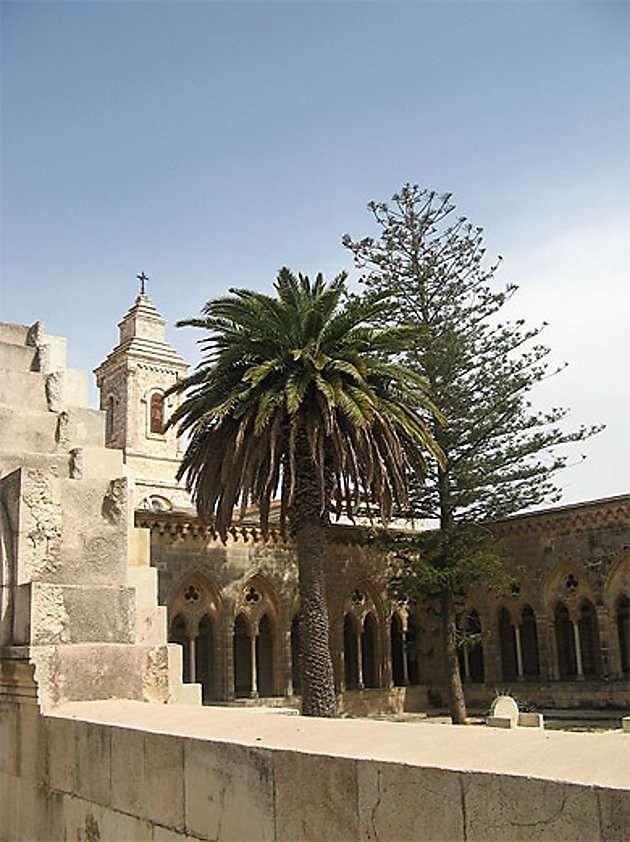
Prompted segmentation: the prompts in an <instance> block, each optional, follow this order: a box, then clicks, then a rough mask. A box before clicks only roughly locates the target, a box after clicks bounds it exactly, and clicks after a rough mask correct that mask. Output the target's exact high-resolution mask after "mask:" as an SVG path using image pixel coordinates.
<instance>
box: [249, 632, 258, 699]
mask: <svg viewBox="0 0 630 842" xmlns="http://www.w3.org/2000/svg"><path fill="white" fill-rule="evenodd" d="M257 637H258V634H257V633H256V632H254V630H253V629H252V633H251V636H250V638H249V642H250V652H251V671H252V689H251V691H250V694H249V696H250V698H251V699H257V698H258V683H257V681H256V638H257Z"/></svg>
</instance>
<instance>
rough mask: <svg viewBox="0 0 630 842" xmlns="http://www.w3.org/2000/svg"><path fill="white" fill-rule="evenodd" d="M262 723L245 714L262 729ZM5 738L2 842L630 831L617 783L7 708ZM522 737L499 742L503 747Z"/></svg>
mask: <svg viewBox="0 0 630 842" xmlns="http://www.w3.org/2000/svg"><path fill="white" fill-rule="evenodd" d="M113 704H114V705H115V704H116V703H113ZM118 704H122V703H118ZM143 707H144V706H143ZM146 707H151V706H146ZM110 710H111V716H112V717H113V719H114V720H115V719H116V718H117V717H116V708H115V707H111V708H110ZM163 710H165V709H163ZM168 710H169V711H170V712H171V715H174V714H175V713H176V712H177V709H174V708H172V707H171V708H169V709H168ZM206 714H207V715H211V712H210V711H206ZM265 716H267V717H268V716H269V715H265V714H259V713H255V712H251V713H249V717H250V721H251V717H254V722H256V720H258V721H261V720H262V719H263V718H264V717H265ZM274 718H275V719H279V718H280V715H275V716H274ZM292 719H293V718H292ZM165 722H166V720H165ZM311 724H312V721H311ZM331 724H332V726H333V727H336V726H337V725H341V726H344V725H345V723H327V726H329V725H331ZM315 725H316V728H317V723H315ZM374 726H376V728H377V729H378V727H379V726H384V727H385V728H392V727H394V728H398V729H401V728H406V727H409V728H410V729H411V730H409V732H408V733H409V736H410V737H411V736H412V735H413V734H414V733H418V732H414V730H413V729H414V728H417V727H420V728H425V729H426V728H428V729H429V732H431V733H434V732H435V731H436V729H438V730H441V729H442V728H444V729H446V728H450V727H452V726H431V725H427V726H400V725H397V726H392V725H388V724H387V723H374V724H372V725H370V726H367V727H371V728H372V729H374ZM352 727H353V728H354V729H356V728H357V727H361V723H355V724H354V725H353V726H352ZM363 727H364V728H365V727H366V724H365V723H363ZM261 728H262V730H263V731H264V724H263V723H262V722H261ZM0 729H1V730H0V738H1V739H0V743H1V744H2V746H3V751H2V753H1V754H0V804H1V805H2V810H0V840H2V842H24V840H29V842H37V841H38V840H41V842H44V841H45V842H55V840H72V841H73V842H75V840H76V842H97V841H98V842H110V841H111V842H131V840H135V841H136V842H140V840H150V842H175V841H176V840H184V839H194V840H204V842H206V840H221V842H230V840H232V841H233V842H244V840H247V842H255V840H265V842H266V841H267V840H268V842H272V840H273V842H298V840H322V839H330V840H335V841H336V842H342V840H371V842H376V841H377V840H379V842H404V840H430V841H432V842H434V841H435V840H440V842H451V841H452V842H463V840H466V842H477V840H479V842H494V840H497V842H498V840H501V842H511V840H515V841H516V840H519V842H526V840H536V842H541V841H542V842H544V840H550V842H551V841H553V842H562V840H567V842H569V840H570V842H573V840H575V839H577V838H579V839H580V840H581V842H591V840H592V842H595V841H596V842H621V841H622V840H625V839H627V838H628V837H627V832H628V828H629V827H630V791H629V789H628V788H627V786H626V787H622V788H620V787H619V784H618V782H617V785H615V784H613V783H611V784H610V785H608V784H606V783H605V782H603V783H602V784H601V785H593V784H589V783H585V782H582V783H579V782H571V781H563V780H552V779H545V778H538V777H534V776H526V775H517V774H498V773H494V772H468V771H464V770H457V769H452V768H436V767H422V766H420V765H409V763H402V762H396V761H392V762H387V761H384V760H380V759H368V758H365V757H360V756H352V749H351V748H350V749H349V750H346V751H345V752H344V748H343V744H340V746H339V753H338V752H337V750H336V749H333V748H332V745H331V743H330V739H328V743H327V744H324V745H322V743H321V742H320V743H319V744H317V745H316V746H315V748H314V750H312V751H310V750H304V749H302V750H298V751H295V750H291V749H289V748H270V747H269V746H265V745H261V746H260V747H257V746H256V745H255V744H254V745H251V744H249V745H248V744H246V743H245V742H240V741H238V740H234V738H233V736H232V735H226V739H227V740H228V741H217V740H216V739H207V738H206V739H204V738H201V737H195V736H183V735H182V734H179V735H178V734H169V733H159V732H157V730H152V729H150V728H146V729H143V728H141V727H138V725H135V726H134V727H121V726H120V725H118V724H105V723H102V722H90V721H83V720H81V719H73V718H68V715H65V716H55V715H52V716H40V715H39V714H38V713H37V710H36V708H35V707H34V706H33V705H28V704H23V705H19V706H18V705H14V706H13V707H12V709H11V711H9V712H7V711H3V712H2V715H1V716H0ZM158 730H159V729H158ZM460 730H461V729H460ZM466 730H467V731H469V732H470V731H471V730H473V729H466ZM474 730H475V731H476V732H477V735H473V736H481V737H482V738H483V737H484V735H486V736H487V735H488V732H486V731H483V732H482V731H481V730H480V729H474ZM252 733H253V732H252ZM375 733H376V732H375ZM230 736H232V739H231V741H230ZM370 736H372V735H370ZM445 736H447V735H446V733H445ZM514 736H515V735H514V734H501V735H499V736H498V737H497V735H496V733H495V734H491V735H490V738H491V739H492V740H494V741H495V742H496V741H497V740H501V744H502V745H505V746H508V744H509V743H508V741H509V740H510V739H511V738H512V737H514ZM521 736H522V735H521ZM527 736H528V737H529V736H530V735H527ZM540 736H541V737H542V735H540ZM555 736H556V738H557V737H562V736H563V735H555ZM564 736H567V737H575V736H577V735H564ZM611 737H612V739H615V740H617V741H622V740H630V737H626V736H624V735H621V734H619V735H618V736H615V735H611ZM578 739H579V737H578ZM581 739H582V740H589V736H581ZM512 744H513V745H515V740H512ZM615 745H616V743H615ZM611 746H612V743H611ZM620 748H621V745H620ZM343 754H345V755H346V756H343ZM475 762H477V761H474V762H473V761H472V760H471V763H470V765H473V766H474V764H475ZM569 766H570V764H569ZM590 771H592V770H590ZM600 773H601V774H600V777H601V778H602V779H605V777H606V771H605V769H604V768H602V769H601V770H600ZM610 774H611V775H612V773H610ZM626 777H627V776H626Z"/></svg>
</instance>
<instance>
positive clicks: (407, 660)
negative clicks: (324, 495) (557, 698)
mask: <svg viewBox="0 0 630 842" xmlns="http://www.w3.org/2000/svg"><path fill="white" fill-rule="evenodd" d="M562 588H564V593H563V592H562V590H561V589H562ZM590 595H591V592H590V590H589V588H588V586H587V583H584V582H582V583H581V582H580V578H579V576H578V574H577V573H576V572H573V571H570V572H569V573H567V572H566V571H560V572H559V574H558V576H556V577H555V578H554V579H553V581H552V582H551V584H550V586H549V588H548V590H547V597H548V600H549V607H550V611H549V613H548V614H547V622H546V623H545V622H544V621H542V620H541V617H540V616H539V615H537V612H536V609H535V607H534V606H533V605H532V604H531V601H530V600H529V595H528V596H527V597H521V596H520V595H519V594H515V595H514V596H513V597H512V599H511V601H510V600H505V599H504V600H501V601H499V602H498V603H497V604H495V606H494V609H491V610H490V611H488V608H487V606H486V610H485V611H481V610H479V611H478V610H477V608H476V607H475V606H472V605H470V606H467V607H466V609H465V610H464V611H463V613H462V614H461V615H460V618H459V621H458V622H459V625H460V629H461V630H462V631H463V632H465V634H466V635H468V636H470V635H472V636H475V637H474V638H473V639H476V640H477V641H478V642H476V643H474V644H473V645H464V646H462V647H461V648H460V650H459V663H460V673H461V676H462V680H463V681H464V683H471V684H483V683H484V682H492V681H502V682H514V681H525V682H527V681H529V682H540V681H543V680H555V681H581V680H594V679H597V678H599V677H601V676H602V675H603V660H602V651H601V642H600V633H599V621H598V612H597V610H596V608H595V606H594V604H593V602H592V600H591V599H590V598H589V597H590ZM611 609H612V611H611V613H612V621H613V622H612V626H613V627H614V631H615V634H616V638H617V640H616V641H615V642H616V648H617V650H618V653H619V672H620V674H622V675H628V674H630V596H629V594H628V593H626V592H625V591H619V592H618V593H617V592H615V595H614V601H613V605H612V606H611ZM226 612H227V613H226ZM482 617H483V618H484V619H483V620H482ZM330 619H331V639H334V638H335V628H338V630H339V631H338V635H339V637H340V639H341V640H342V646H341V647H340V649H339V651H338V652H336V653H335V652H334V651H333V661H334V665H335V675H336V679H337V687H338V690H339V691H340V692H345V691H357V690H371V689H378V688H381V689H382V688H391V687H406V686H414V685H421V684H431V683H432V682H433V681H435V678H436V671H435V666H433V667H432V666H431V663H430V662H429V660H428V659H427V658H425V659H424V661H423V656H422V654H421V650H422V649H424V650H425V651H426V649H427V646H426V645H425V646H424V647H422V646H420V645H419V643H420V642H421V639H422V634H420V633H419V628H420V625H421V624H420V622H419V620H418V617H417V616H415V615H413V614H410V613H408V611H407V609H406V608H405V607H402V606H399V605H395V604H393V603H390V602H386V601H385V600H384V599H383V597H382V595H381V594H379V592H378V590H377V588H376V587H375V586H374V585H373V584H371V583H370V582H367V581H360V582H359V583H357V585H356V587H354V588H353V589H352V590H351V591H350V592H349V593H348V595H347V596H346V598H345V599H344V600H343V604H342V609H341V611H340V612H339V614H338V616H332V617H331V618H330ZM545 626H546V631H547V634H548V637H550V638H551V639H550V641H549V643H550V645H548V646H547V649H546V650H545V647H544V646H541V638H544V636H545V628H544V627H545ZM222 634H223V635H224V637H223V639H222ZM169 637H170V640H171V642H177V643H180V644H181V645H182V646H183V648H184V659H183V672H184V680H185V681H197V682H199V683H200V684H201V685H202V688H203V699H204V702H205V703H208V702H212V701H218V700H224V699H227V700H229V699H239V698H259V697H272V696H293V695H299V692H300V671H299V657H300V628H299V602H297V599H296V598H294V599H293V601H292V604H291V607H290V609H289V610H287V611H283V610H282V607H281V605H280V601H279V599H278V596H277V594H276V593H275V590H274V588H273V586H272V585H271V584H270V583H269V582H267V581H266V580H265V579H264V578H263V577H261V576H258V575H256V576H253V577H251V578H250V579H248V580H247V581H246V583H245V585H244V586H243V587H242V588H241V590H240V592H239V594H238V596H237V598H236V599H234V600H232V601H230V602H228V601H226V600H224V599H222V597H221V595H220V593H219V591H218V590H217V588H216V587H215V586H214V585H213V583H212V582H211V580H210V578H209V577H208V576H205V575H202V574H200V573H193V574H192V575H191V576H189V577H187V578H186V580H185V581H184V582H183V583H182V584H181V586H180V588H179V590H178V592H177V595H176V597H175V599H174V600H173V602H172V604H171V606H170V607H169ZM493 640H494V644H493V645H491V643H490V642H491V641H493ZM424 642H425V643H426V640H425V641H424ZM493 646H494V649H495V650H496V651H497V652H498V660H499V668H498V669H492V666H491V665H490V664H489V661H488V657H489V655H488V652H487V651H486V650H487V649H490V650H492V648H493ZM545 651H546V652H547V654H548V655H549V654H550V655H551V662H548V660H547V661H546V660H545ZM433 658H434V659H435V656H434V655H433Z"/></svg>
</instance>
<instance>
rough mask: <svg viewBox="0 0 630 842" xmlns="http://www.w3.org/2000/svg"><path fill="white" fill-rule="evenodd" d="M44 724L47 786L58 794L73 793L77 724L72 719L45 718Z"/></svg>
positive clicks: (74, 788)
mask: <svg viewBox="0 0 630 842" xmlns="http://www.w3.org/2000/svg"><path fill="white" fill-rule="evenodd" d="M45 723H46V734H47V755H48V785H49V786H50V788H51V789H54V790H58V791H59V792H70V793H71V792H75V790H76V733H77V722H75V721H74V720H73V719H61V718H60V717H56V716H47V717H46V718H45Z"/></svg>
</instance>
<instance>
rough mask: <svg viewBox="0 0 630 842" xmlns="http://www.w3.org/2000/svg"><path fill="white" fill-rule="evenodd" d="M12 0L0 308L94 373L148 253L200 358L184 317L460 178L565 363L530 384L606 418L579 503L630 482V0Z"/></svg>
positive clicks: (315, 259) (573, 479)
mask: <svg viewBox="0 0 630 842" xmlns="http://www.w3.org/2000/svg"><path fill="white" fill-rule="evenodd" d="M0 10H1V15H2V27H1V29H2V58H1V61H2V64H1V83H2V99H1V114H0V116H1V120H2V132H1V139H2V150H1V153H2V168H1V175H2V184H1V187H2V217H1V225H0V228H1V232H0V233H1V242H0V245H1V264H0V320H2V321H13V322H21V323H24V324H30V323H32V322H33V321H35V320H36V319H38V318H40V319H43V320H44V322H45V324H46V330H47V332H48V333H52V334H56V335H62V336H67V337H68V356H69V364H70V365H71V366H72V367H75V368H84V369H89V370H91V369H93V368H95V367H96V366H97V365H98V364H99V363H100V362H101V361H102V360H103V359H104V358H105V356H106V354H107V353H109V351H110V350H111V349H112V347H113V346H114V345H115V344H116V341H117V329H116V325H117V323H118V322H119V321H120V319H121V317H122V316H123V315H124V313H125V312H126V311H127V310H128V308H129V307H130V306H131V305H132V303H133V301H134V298H135V295H136V294H137V282H136V280H135V276H136V274H137V273H138V272H140V271H144V272H146V273H147V274H148V275H149V276H150V278H151V280H150V282H149V285H148V292H149V294H150V296H151V298H152V300H153V302H154V304H155V305H156V307H157V308H158V310H160V312H161V313H162V314H163V315H164V316H165V318H167V319H168V321H169V323H170V324H169V328H168V330H167V336H168V338H169V340H170V341H171V343H172V344H173V345H174V346H175V347H176V348H177V349H178V350H179V352H180V353H181V354H182V355H183V356H184V357H185V358H186V359H187V360H189V361H190V362H191V363H195V362H196V361H197V360H198V348H197V345H196V340H197V339H198V338H199V336H198V334H197V333H196V332H195V331H194V330H193V329H190V328H188V329H176V328H174V327H173V324H174V322H175V321H176V320H177V319H180V318H185V317H188V316H194V315H197V314H198V312H199V310H200V308H201V307H202V305H203V303H204V302H205V301H206V300H207V299H209V298H212V297H215V296H217V295H222V294H224V293H226V291H227V290H228V289H229V288H230V287H249V288H253V289H258V290H261V291H271V289H272V285H273V281H274V278H275V275H276V273H277V270H278V269H279V268H280V267H281V266H283V265H288V266H290V267H291V268H293V269H294V270H295V271H302V272H305V273H309V274H314V273H316V272H317V271H323V272H324V273H325V275H326V276H329V277H332V276H333V275H335V274H337V272H339V271H341V270H342V269H347V270H352V259H351V255H350V253H349V252H348V250H347V249H344V248H343V246H342V245H341V237H342V235H343V234H345V233H349V234H351V235H352V236H353V237H354V238H358V237H361V236H365V235H367V234H373V233H376V232H375V229H374V227H373V225H372V222H371V219H370V217H369V214H368V213H367V210H366V204H367V202H368V201H370V200H378V201H387V200H388V199H389V198H390V197H391V196H392V194H393V193H394V192H396V190H397V189H398V188H399V187H400V186H401V185H402V184H403V183H405V182H411V183H418V184H420V185H422V186H424V187H429V188H432V189H435V190H437V191H438V192H446V191H448V192H451V193H452V194H453V200H454V201H455V202H456V204H457V212H458V214H459V213H461V214H462V215H465V216H467V217H468V218H469V219H470V220H471V222H473V224H474V225H476V226H477V225H478V226H483V228H484V231H485V237H486V246H487V249H488V255H489V256H494V255H496V254H501V255H502V256H503V264H502V268H501V270H500V272H499V274H498V276H497V282H498V284H499V285H504V284H505V283H507V282H515V283H517V284H518V285H519V292H518V293H517V295H516V296H515V297H514V299H513V300H512V302H511V303H510V305H509V313H508V315H509V316H510V317H512V318H519V317H523V318H525V319H526V320H527V322H528V323H529V324H532V325H535V324H539V323H541V322H543V321H546V322H549V326H548V327H547V328H546V329H545V331H544V333H543V339H544V341H545V343H546V344H548V345H549V346H550V347H551V349H552V353H551V355H550V359H551V360H552V362H553V363H563V362H564V361H567V362H568V363H569V366H568V368H567V369H566V370H565V371H564V372H563V373H562V374H561V375H558V376H557V377H554V378H550V379H549V380H547V381H546V382H544V383H543V384H541V385H540V387H539V388H538V389H537V390H536V392H535V393H534V395H533V400H534V404H535V405H536V406H539V407H541V408H544V407H549V406H567V407H570V408H571V414H570V416H569V420H568V423H569V425H570V426H573V427H577V426H579V425H580V424H582V423H584V424H592V423H606V424H607V428H606V430H605V431H604V432H603V433H601V434H600V435H598V436H597V437H596V438H593V439H591V440H589V441H587V442H584V443H581V444H579V445H577V446H574V449H573V451H571V453H572V457H571V462H572V465H573V466H572V467H571V468H569V469H568V470H566V471H565V472H564V473H563V474H562V475H561V476H559V478H558V482H559V484H560V485H561V486H562V488H563V491H564V497H563V501H562V502H563V503H573V502H579V501H582V500H588V499H596V498H599V497H606V496H611V495H615V494H624V493H630V443H629V436H628V420H627V419H628V416H629V415H630V376H629V375H628V370H629V366H628V362H629V360H628V357H629V354H628V330H629V326H630V293H629V291H628V287H629V285H628V281H629V280H630V278H629V271H628V266H629V265H630V234H629V232H630V200H629V198H628V197H629V196H630V166H629V164H630V160H629V159H630V3H627V2H624V3H612V2H611V3H608V2H594V3H593V2H590V3H583V2H580V0H573V2H568V3H562V2H546V3H535V2H528V0H521V2H518V0H513V1H512V2H503V3H501V2H465V3H463V2H450V1H449V0H445V2H433V3H423V2H416V3H397V2H342V3H336V2H312V3H310V2H299V0H295V2H284V3H281V2H274V3H267V2H254V3H245V2H227V3H211V2H159V3H156V2H150V0H149V1H148V2H131V1H130V2H123V3H117V2H63V3H56V2H45V3H33V2H28V0H21V2H17V3H13V2H3V3H2V4H1V6H0ZM351 276H352V272H351ZM92 397H93V400H94V405H96V392H95V389H93V395H92ZM583 453H584V454H586V455H587V456H588V458H587V460H586V461H584V462H582V461H581V460H580V456H581V454H583Z"/></svg>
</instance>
